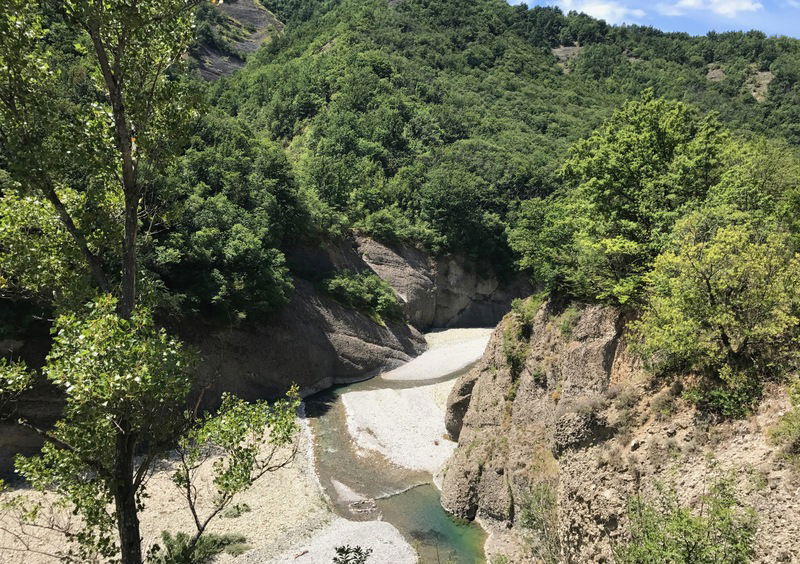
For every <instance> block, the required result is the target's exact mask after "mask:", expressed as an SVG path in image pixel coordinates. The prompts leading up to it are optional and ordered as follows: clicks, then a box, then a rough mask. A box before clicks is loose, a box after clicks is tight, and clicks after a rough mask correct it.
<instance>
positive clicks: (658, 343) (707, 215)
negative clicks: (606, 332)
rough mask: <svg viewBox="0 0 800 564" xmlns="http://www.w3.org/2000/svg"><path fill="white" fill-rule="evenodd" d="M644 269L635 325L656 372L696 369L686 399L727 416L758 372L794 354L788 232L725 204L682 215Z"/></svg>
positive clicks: (759, 379)
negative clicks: (644, 288)
mask: <svg viewBox="0 0 800 564" xmlns="http://www.w3.org/2000/svg"><path fill="white" fill-rule="evenodd" d="M673 240H674V241H673V247H672V248H671V249H668V250H667V251H666V252H664V253H663V254H662V255H660V256H659V257H658V258H657V259H656V261H655V267H654V270H653V272H652V273H651V275H650V276H649V290H650V301H649V304H648V306H647V308H646V310H645V312H644V315H643V317H642V319H641V321H640V322H639V323H638V324H636V326H635V327H636V331H637V332H638V334H639V336H640V337H641V343H640V345H639V346H638V350H639V352H640V353H641V354H642V355H643V356H644V358H645V359H646V360H647V362H648V363H649V364H650V366H651V367H652V368H653V369H654V371H655V372H656V373H660V374H670V373H672V374H682V373H687V372H691V373H694V374H697V375H698V376H699V379H698V382H697V384H696V385H694V386H693V387H692V389H690V390H689V391H688V393H687V398H688V399H690V400H692V401H694V402H696V403H698V404H699V405H700V407H702V408H706V409H710V410H712V411H716V412H719V413H721V414H722V415H725V416H732V417H739V416H743V415H746V414H747V413H749V412H750V411H751V410H752V409H753V407H754V406H755V404H756V402H757V401H758V399H759V398H760V397H761V392H762V383H763V381H764V380H766V379H769V378H772V379H775V378H779V377H781V376H782V375H783V374H784V373H786V372H787V371H790V370H791V369H792V367H793V366H796V362H797V353H798V350H797V346H796V344H795V339H796V336H797V334H798V330H799V329H800V319H799V318H798V310H799V309H800V283H798V282H799V281H800V257H798V256H797V255H796V254H795V251H794V248H793V244H792V241H791V238H790V237H789V235H787V234H786V233H782V232H780V231H777V230H776V229H775V227H770V226H767V225H760V224H757V223H754V222H752V221H751V220H750V218H749V217H748V216H746V215H745V214H742V213H738V212H735V211H733V210H730V209H728V208H719V209H713V210H704V211H700V212H696V213H694V214H692V215H690V216H688V217H687V218H686V219H684V220H682V221H680V222H679V223H678V224H677V226H676V229H675V233H674V235H673Z"/></svg>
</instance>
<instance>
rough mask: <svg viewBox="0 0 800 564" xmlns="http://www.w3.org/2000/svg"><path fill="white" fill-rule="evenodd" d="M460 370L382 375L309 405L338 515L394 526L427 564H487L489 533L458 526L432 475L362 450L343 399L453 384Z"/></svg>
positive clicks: (323, 476) (321, 469) (324, 479)
mask: <svg viewBox="0 0 800 564" xmlns="http://www.w3.org/2000/svg"><path fill="white" fill-rule="evenodd" d="M445 336H446V335H445ZM461 372H463V368H461V369H459V370H456V371H455V372H453V373H450V374H447V375H446V376H442V377H440V378H436V379H433V380H424V381H418V380H413V381H411V380H407V381H394V380H392V381H390V380H386V379H384V378H383V377H382V376H377V377H375V378H373V379H371V380H367V381H365V382H360V383H358V384H351V385H348V386H341V387H338V388H334V389H333V390H329V391H327V392H324V393H322V394H318V395H317V396H314V397H312V398H309V399H308V400H307V403H306V406H307V407H306V409H307V414H308V416H309V420H310V421H311V426H312V429H313V431H314V436H315V443H316V444H315V459H316V465H317V471H318V474H319V478H320V481H321V483H322V486H323V487H324V488H325V490H326V491H327V493H328V496H329V497H330V499H331V500H332V501H333V503H334V506H335V509H336V512H337V513H338V514H339V515H341V516H342V517H345V518H347V519H351V520H374V519H382V520H384V521H387V522H389V523H391V524H392V525H394V526H395V527H396V528H397V529H398V530H399V531H400V533H401V534H402V535H403V536H404V537H405V538H406V540H407V541H408V542H409V543H410V544H411V545H412V546H414V548H415V549H416V550H417V553H418V554H419V556H420V562H422V563H423V564H428V563H435V564H438V563H458V564H474V563H483V562H485V559H484V556H483V544H484V542H485V540H486V535H485V533H484V532H483V530H482V529H481V528H480V527H479V526H478V525H476V524H474V523H465V522H457V521H456V520H454V519H453V518H451V517H450V516H449V515H448V514H447V513H446V512H445V511H444V510H443V509H442V506H441V504H440V502H439V491H438V490H437V489H436V487H435V486H434V485H433V477H432V476H431V474H430V473H428V472H423V471H415V470H409V469H407V468H401V467H400V466H397V465H395V464H392V463H391V462H389V461H388V460H387V459H386V458H385V457H384V456H383V455H381V454H378V453H376V452H373V451H364V450H359V449H358V448H357V447H356V446H355V445H354V443H353V441H352V440H351V436H350V433H349V432H348V428H347V416H346V411H345V407H344V404H343V402H342V399H341V396H342V395H343V394H345V393H347V392H353V391H367V390H381V389H406V388H416V387H421V386H428V385H432V384H436V383H440V382H443V381H449V380H453V379H455V378H456V377H457V376H458V375H459V374H460V373H461ZM420 377H421V378H422V377H424V376H423V375H421V376H420ZM387 417H391V415H390V414H387Z"/></svg>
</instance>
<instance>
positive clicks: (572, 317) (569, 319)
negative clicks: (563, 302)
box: [559, 305, 581, 339]
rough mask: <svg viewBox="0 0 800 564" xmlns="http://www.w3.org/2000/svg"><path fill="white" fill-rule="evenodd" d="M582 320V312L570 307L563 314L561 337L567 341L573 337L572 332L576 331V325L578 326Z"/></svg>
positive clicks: (560, 326) (560, 327)
mask: <svg viewBox="0 0 800 564" xmlns="http://www.w3.org/2000/svg"><path fill="white" fill-rule="evenodd" d="M580 318H581V311H580V310H579V309H578V308H577V307H575V306H574V305H572V306H569V307H568V308H567V309H566V310H565V311H564V313H562V314H561V323H560V325H559V329H561V335H562V336H563V337H565V338H567V339H569V338H570V337H572V330H573V329H575V325H577V324H578V321H579V320H580Z"/></svg>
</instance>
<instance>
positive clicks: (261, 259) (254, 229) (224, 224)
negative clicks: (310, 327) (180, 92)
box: [148, 112, 307, 319]
mask: <svg viewBox="0 0 800 564" xmlns="http://www.w3.org/2000/svg"><path fill="white" fill-rule="evenodd" d="M162 182H163V183H164V188H163V189H162V190H161V193H162V194H167V193H168V194H169V197H164V196H162V198H161V200H160V203H161V205H162V206H166V205H168V206H169V207H168V208H166V209H167V212H166V213H164V214H163V216H164V218H163V222H164V223H166V224H167V225H168V227H169V229H168V230H167V231H165V232H164V233H162V234H158V235H156V236H155V237H154V242H153V252H152V255H151V256H150V257H149V260H148V263H149V265H150V266H151V268H152V269H153V270H154V271H155V272H157V273H158V274H159V275H160V276H161V278H162V280H163V282H164V284H165V285H166V287H167V288H169V290H170V292H171V294H172V300H173V301H175V300H176V298H177V297H180V298H182V299H179V300H178V303H177V305H176V307H179V308H180V309H181V311H182V312H184V313H185V312H187V310H190V311H195V312H198V313H203V314H205V315H206V316H212V317H213V316H218V317H226V318H229V319H237V318H239V319H240V318H244V317H247V316H248V314H250V315H258V314H264V313H266V312H269V311H271V310H274V309H276V308H278V307H280V306H281V305H283V304H285V303H286V302H287V301H288V294H289V292H290V291H291V289H292V284H291V280H290V278H289V273H288V270H287V268H286V266H285V259H284V255H283V253H282V252H281V251H280V250H279V247H280V246H281V244H282V243H283V240H284V237H286V236H290V235H301V234H302V233H303V231H304V226H305V223H306V221H307V220H306V217H305V212H304V210H303V205H302V204H301V202H300V196H299V195H298V193H297V189H296V186H295V183H294V179H293V177H292V174H291V171H290V170H289V165H288V163H287V161H286V158H285V156H284V154H283V151H281V149H280V148H279V147H277V146H276V145H275V144H273V143H271V142H269V141H267V140H266V139H264V138H257V137H254V136H253V133H252V132H251V131H250V130H249V129H248V128H247V127H246V126H245V125H244V124H243V123H241V122H240V121H236V120H233V119H231V118H228V117H225V116H223V115H220V114H219V113H216V112H212V113H211V114H209V115H206V116H204V117H203V119H202V120H200V122H199V123H197V124H196V125H195V129H194V135H193V136H192V138H191V140H190V144H189V147H188V149H187V150H186V152H185V154H184V155H183V156H182V157H181V158H180V159H179V160H178V161H177V162H176V163H175V165H174V166H173V167H172V169H171V170H170V172H169V173H168V174H167V175H166V178H164V179H163V181H162Z"/></svg>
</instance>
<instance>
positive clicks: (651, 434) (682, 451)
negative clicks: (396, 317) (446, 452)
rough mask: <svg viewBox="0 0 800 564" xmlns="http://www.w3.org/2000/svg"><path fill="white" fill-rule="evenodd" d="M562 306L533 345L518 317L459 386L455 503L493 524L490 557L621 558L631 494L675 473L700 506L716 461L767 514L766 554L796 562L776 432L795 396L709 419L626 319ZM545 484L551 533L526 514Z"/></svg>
mask: <svg viewBox="0 0 800 564" xmlns="http://www.w3.org/2000/svg"><path fill="white" fill-rule="evenodd" d="M560 309H561V308H559V307H557V306H556V305H554V304H552V303H548V304H545V305H543V306H542V307H541V308H540V309H539V311H538V313H537V314H536V316H535V318H534V320H533V322H532V327H531V330H530V339H529V340H527V339H525V338H524V337H522V336H521V333H520V323H519V318H518V317H517V316H516V315H514V314H512V315H509V316H507V317H506V319H504V321H503V322H502V323H501V324H500V325H499V326H498V328H497V329H496V331H495V333H494V335H493V337H492V339H491V341H490V343H489V346H488V347H487V350H486V353H485V355H484V357H483V359H482V360H481V361H480V362H479V363H478V365H476V367H475V368H474V369H473V370H472V371H470V372H469V373H468V374H465V375H463V376H462V377H461V378H460V379H459V381H458V382H457V383H456V385H455V386H454V388H453V390H452V392H451V395H450V397H449V399H448V414H447V422H446V423H447V429H448V431H449V432H450V433H451V435H452V436H454V437H458V448H457V449H456V452H455V453H454V455H453V457H452V458H451V460H450V461H449V463H448V465H447V467H446V470H445V476H444V482H443V492H442V504H443V505H444V507H445V508H446V509H447V510H448V511H450V512H452V513H454V514H456V515H458V516H460V517H464V518H468V519H473V518H476V517H477V518H479V519H481V520H483V521H484V522H485V523H487V524H489V526H490V528H491V529H493V530H494V531H495V534H494V535H493V537H492V539H491V540H490V542H489V543H488V548H489V552H490V553H495V554H496V553H503V554H504V555H506V556H508V557H509V558H510V561H511V562H530V561H534V560H535V558H536V557H543V556H549V557H550V558H551V559H555V560H557V561H563V562H603V561H612V558H613V546H614V544H615V543H616V542H618V541H619V540H620V539H621V538H624V535H625V533H624V531H625V524H626V504H627V500H628V499H629V497H630V496H632V495H636V494H640V493H644V494H645V495H647V494H648V493H649V492H652V489H653V486H654V484H655V482H656V481H665V482H668V483H670V482H674V485H675V487H676V489H677V491H678V493H679V496H680V497H681V500H682V502H684V503H687V504H696V503H697V502H698V500H699V498H700V496H701V495H703V494H704V493H705V491H704V488H706V487H707V486H708V484H709V476H710V475H711V474H712V473H713V472H712V471H711V470H710V469H709V462H708V460H709V457H711V458H713V459H715V460H716V461H718V463H719V467H720V471H722V472H724V471H729V470H730V471H733V473H734V476H735V479H736V481H737V487H738V490H739V493H740V496H741V498H742V499H743V500H744V501H745V502H746V503H747V504H749V505H751V506H752V507H754V508H755V510H756V511H757V512H758V515H759V523H760V526H759V532H758V535H757V545H758V546H757V554H758V561H761V562H781V561H785V562H788V561H793V560H792V559H793V558H794V557H796V555H797V554H800V536H799V535H798V533H800V500H798V498H797V495H796V492H797V488H798V483H800V481H798V478H797V473H796V470H793V469H791V468H789V467H788V466H787V464H786V463H785V462H784V459H783V458H782V457H781V455H780V452H779V451H778V450H777V449H776V448H775V447H774V446H772V445H770V443H769V441H768V438H767V429H768V428H769V427H771V426H773V425H774V424H775V422H776V421H777V419H778V417H779V416H780V415H781V414H782V413H783V412H785V410H786V409H787V406H788V403H787V400H786V397H785V394H784V393H783V392H782V391H781V390H780V389H777V388H776V389H775V390H771V391H770V393H768V394H767V399H765V401H764V402H763V403H762V405H761V407H760V410H759V412H758V413H757V414H756V415H754V416H753V417H751V418H750V419H748V420H745V421H738V422H728V423H718V424H710V423H709V422H708V421H707V420H704V419H703V418H701V417H700V415H699V414H698V413H697V412H696V411H695V410H693V409H692V408H691V407H690V406H689V405H688V404H686V403H685V402H684V401H683V400H682V399H680V397H679V394H678V393H677V391H676V390H675V389H674V388H670V387H664V386H662V385H661V384H659V383H658V382H655V381H653V380H652V379H651V377H650V376H648V375H647V374H646V373H645V372H644V370H642V368H641V367H640V365H639V363H638V362H637V361H636V360H635V359H634V357H633V356H632V355H631V353H630V351H629V348H628V344H627V338H626V333H625V316H624V315H623V314H621V313H620V312H619V311H617V310H615V309H612V308H602V307H599V306H591V307H583V308H581V309H580V311H579V314H576V313H575V311H574V309H570V310H568V311H566V312H563V311H561V310H560ZM515 350H516V351H520V352H521V354H522V355H523V357H522V358H523V361H522V363H521V366H520V367H519V368H518V370H517V373H516V374H515V373H514V372H512V370H511V368H510V366H509V358H510V357H511V356H513V354H514V351H515ZM543 490H546V491H549V492H551V493H552V495H553V496H554V499H555V506H554V513H552V517H553V519H556V520H557V524H556V526H555V527H554V530H555V532H554V533H553V534H550V535H547V534H542V532H541V531H538V532H536V531H530V530H525V529H523V528H522V526H521V521H520V513H521V511H522V509H523V507H524V506H525V505H526V504H527V503H528V502H529V500H531V499H532V493H533V492H535V491H539V492H541V491H543ZM540 510H541V508H540Z"/></svg>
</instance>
